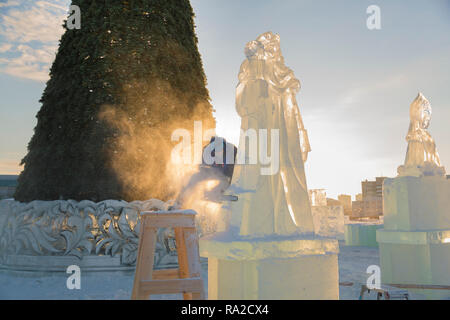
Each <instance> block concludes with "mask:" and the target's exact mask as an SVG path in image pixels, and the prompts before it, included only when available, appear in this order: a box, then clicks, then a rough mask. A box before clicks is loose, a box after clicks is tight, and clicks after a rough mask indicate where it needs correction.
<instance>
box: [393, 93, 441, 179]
mask: <svg viewBox="0 0 450 320" xmlns="http://www.w3.org/2000/svg"><path fill="white" fill-rule="evenodd" d="M409 114H410V118H411V122H410V125H409V130H408V135H407V136H406V141H408V151H407V153H406V159H405V165H403V166H400V167H399V168H398V173H399V175H401V176H418V177H420V176H422V175H427V176H428V175H445V169H444V168H443V167H441V161H440V159H439V154H438V152H437V149H436V144H435V142H434V140H433V138H432V137H431V135H430V133H429V132H428V131H427V129H428V127H429V126H430V122H431V114H432V109H431V104H430V102H429V101H428V100H427V99H426V98H425V97H424V96H423V94H422V93H419V94H418V95H417V97H416V99H415V100H414V101H413V102H412V103H411V108H410V111H409Z"/></svg>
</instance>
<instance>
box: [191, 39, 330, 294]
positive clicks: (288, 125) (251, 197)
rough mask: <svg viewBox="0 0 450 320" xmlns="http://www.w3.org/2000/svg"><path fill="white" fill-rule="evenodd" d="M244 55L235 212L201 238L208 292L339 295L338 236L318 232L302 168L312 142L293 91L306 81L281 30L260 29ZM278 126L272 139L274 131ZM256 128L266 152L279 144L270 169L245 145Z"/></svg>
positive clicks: (231, 208)
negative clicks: (297, 73)
mask: <svg viewBox="0 0 450 320" xmlns="http://www.w3.org/2000/svg"><path fill="white" fill-rule="evenodd" d="M245 54H246V59H245V61H244V62H243V64H242V66H241V70H240V73H239V85H238V87H237V89H236V110H237V112H238V114H239V115H240V116H241V118H242V124H241V129H242V131H241V141H240V144H239V149H238V155H237V164H236V165H235V168H234V173H233V178H232V183H231V186H230V188H228V190H227V191H226V194H225V195H226V196H232V197H225V199H230V200H226V201H224V204H223V210H222V212H221V216H227V217H230V216H231V218H230V220H229V221H227V222H226V223H223V224H222V228H221V229H222V230H221V231H222V232H218V233H216V234H213V235H210V236H207V237H204V238H202V239H200V254H201V256H203V257H207V258H208V298H209V299H225V300H230V299H231V300H243V299H244V300H246V299H251V300H255V299H339V272H338V259H337V254H338V252H339V244H338V241H337V240H335V239H333V238H324V237H319V236H318V235H317V234H314V225H313V217H312V213H311V205H310V202H309V195H308V189H307V186H306V178H305V168H304V161H306V159H307V155H308V152H309V151H310V147H309V142H308V136H307V134H306V130H305V128H304V127H303V123H302V118H301V116H300V112H299V108H298V105H297V102H296V98H295V95H296V94H297V92H298V91H299V89H300V82H299V81H298V80H297V79H296V78H295V77H294V74H293V72H292V70H290V69H289V68H288V67H286V66H285V64H284V60H283V56H282V55H281V50H280V38H279V36H278V35H275V34H273V33H271V32H267V33H264V34H262V35H261V36H259V37H258V38H257V39H256V40H255V41H251V42H249V43H248V44H247V46H246V47H245ZM265 130H267V131H265ZM277 130H278V136H277V137H276V138H274V136H272V134H271V133H269V132H273V131H275V132H277ZM258 131H259V133H261V131H265V132H266V134H267V135H266V137H267V138H268V137H270V141H268V145H270V148H269V146H268V145H267V146H265V147H264V143H263V144H262V145H261V135H259V142H260V144H259V145H258V147H259V150H258V151H259V155H260V157H261V153H262V154H265V153H266V151H267V149H268V150H271V157H272V158H273V157H276V155H274V153H277V151H279V152H278V155H279V162H278V164H279V165H278V166H274V165H270V169H274V167H275V170H271V172H270V174H263V173H262V172H266V171H264V170H262V169H268V168H267V164H266V163H265V161H255V162H252V161H250V160H251V155H252V154H253V152H248V155H247V152H246V145H247V143H246V140H247V139H246V136H247V134H246V132H247V133H248V132H258ZM277 138H278V139H277ZM248 140H250V139H248ZM250 144H251V143H249V147H250ZM273 146H275V147H276V149H275V150H274V149H273ZM261 148H262V150H261ZM249 149H250V150H251V149H252V148H251V147H250V148H249ZM261 151H262V152H261ZM242 158H244V159H245V160H246V161H245V163H244V164H242V162H241V160H242ZM247 160H249V161H247ZM259 160H261V159H259ZM272 160H274V159H272ZM271 164H273V162H272V163H271ZM235 200H237V201H235ZM226 220H227V219H225V221H226Z"/></svg>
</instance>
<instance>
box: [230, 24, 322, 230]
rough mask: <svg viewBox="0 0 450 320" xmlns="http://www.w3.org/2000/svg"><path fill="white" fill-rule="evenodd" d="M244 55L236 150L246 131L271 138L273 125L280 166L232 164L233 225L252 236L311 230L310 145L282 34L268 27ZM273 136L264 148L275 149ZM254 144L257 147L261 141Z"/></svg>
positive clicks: (238, 97) (298, 82)
mask: <svg viewBox="0 0 450 320" xmlns="http://www.w3.org/2000/svg"><path fill="white" fill-rule="evenodd" d="M245 55H246V57H247V58H246V59H245V60H244V62H243V63H242V66H241V70H240V73H239V84H238V87H237V89H236V110H237V112H238V114H239V115H240V116H241V118H242V122H241V129H242V130H243V132H241V140H240V144H239V151H238V158H239V154H240V153H239V152H245V151H243V149H244V150H245V146H246V137H245V134H243V133H244V132H247V131H248V130H249V129H253V130H255V131H256V132H261V130H267V135H268V136H269V141H270V140H271V138H270V137H271V133H270V132H271V131H273V130H274V129H275V130H278V132H279V144H278V146H276V149H277V151H278V150H279V168H278V170H277V171H276V172H275V173H272V174H271V175H264V174H261V168H263V167H264V166H263V165H262V164H260V163H258V164H249V163H246V164H244V165H241V164H239V165H237V166H236V167H235V171H234V175H233V180H232V184H231V187H230V189H229V192H230V193H231V194H234V195H236V196H238V198H239V200H238V201H237V202H233V203H232V204H231V226H232V227H237V228H239V230H240V231H239V234H240V235H241V236H252V237H255V236H263V235H270V234H278V235H290V234H296V233H312V232H314V226H313V219H312V214H311V206H310V202H309V196H308V189H307V185H306V177H305V168H304V162H305V161H306V159H307V156H308V152H309V151H310V145H309V141H308V136H307V132H306V130H305V128H304V126H303V121H302V118H301V116H300V111H299V108H298V105H297V101H296V94H297V93H298V91H299V90H300V81H299V80H298V79H296V78H295V76H294V73H293V71H292V70H291V69H289V68H288V67H287V66H286V65H285V64H284V58H283V56H282V55H281V49H280V37H279V36H278V35H276V34H273V33H272V32H267V33H264V34H262V35H261V36H259V37H258V38H257V39H256V40H254V41H251V42H249V43H248V44H247V46H246V47H245ZM259 140H261V135H260V136H259ZM276 142H277V141H270V142H269V143H268V144H269V145H271V147H268V146H267V149H269V150H270V149H273V143H276ZM258 147H259V149H261V141H259V145H258ZM261 151H262V150H258V152H259V154H261ZM265 151H266V150H263V151H262V152H263V153H264V152H265ZM271 156H274V155H273V154H272V155H271ZM246 157H247V156H246ZM246 159H247V158H246ZM266 169H267V168H266Z"/></svg>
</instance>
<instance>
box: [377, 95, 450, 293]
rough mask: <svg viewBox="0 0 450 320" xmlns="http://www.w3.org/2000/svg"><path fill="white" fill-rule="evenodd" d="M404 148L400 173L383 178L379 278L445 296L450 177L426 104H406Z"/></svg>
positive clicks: (448, 278) (419, 101) (418, 101)
mask: <svg viewBox="0 0 450 320" xmlns="http://www.w3.org/2000/svg"><path fill="white" fill-rule="evenodd" d="M410 115H411V125H410V127H409V132H408V136H407V138H406V140H407V141H408V152H407V154H406V160H405V164H404V165H403V166H401V167H399V169H398V172H399V176H398V177H396V178H393V179H390V178H388V179H386V180H384V183H383V211H384V226H383V229H378V230H377V231H376V233H377V235H376V237H377V242H378V244H379V248H380V266H381V280H382V282H383V283H385V284H392V283H394V284H408V285H409V286H410V288H411V289H408V290H411V291H413V292H416V293H419V294H423V295H424V296H425V297H427V298H429V299H450V291H449V290H436V289H437V288H439V287H441V288H444V289H445V288H448V287H449V286H450V273H449V272H448V271H449V270H450V209H449V208H450V197H449V194H450V179H449V178H447V177H446V176H445V169H444V168H443V167H441V164H440V160H439V155H438V153H437V150H436V145H435V143H434V140H433V138H432V137H431V135H430V134H429V133H428V132H427V128H428V126H429V124H430V120H431V106H430V103H429V102H428V101H427V99H426V98H425V97H424V96H423V95H422V94H421V93H419V95H418V96H417V98H416V99H415V100H414V102H413V103H412V104H411V111H410Z"/></svg>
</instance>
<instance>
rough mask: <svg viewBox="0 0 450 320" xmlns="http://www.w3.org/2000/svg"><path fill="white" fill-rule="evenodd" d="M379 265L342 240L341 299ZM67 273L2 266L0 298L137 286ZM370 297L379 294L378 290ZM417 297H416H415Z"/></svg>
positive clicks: (123, 292) (119, 291) (374, 253)
mask: <svg viewBox="0 0 450 320" xmlns="http://www.w3.org/2000/svg"><path fill="white" fill-rule="evenodd" d="M370 265H379V256H378V248H371V247H347V246H345V245H344V242H342V241H341V242H340V254H339V278H340V279H339V281H340V283H341V284H345V285H341V286H340V299H342V300H352V299H358V298H359V294H360V290H361V285H362V284H365V283H366V280H367V277H368V275H367V274H366V270H367V267H368V266H370ZM202 266H203V272H202V277H203V279H204V280H205V291H206V288H207V280H208V279H207V278H208V271H207V269H208V266H207V264H205V263H204V264H203V265H202ZM68 276H69V275H68V274H65V273H51V274H36V273H29V272H11V271H5V270H0V299H45V300H52V299H69V300H70V299H75V300H77V299H83V300H95V299H107V300H109V299H129V298H130V296H131V290H132V287H133V277H134V274H133V273H132V272H102V273H93V272H91V273H85V274H83V273H82V274H81V289H80V290H69V289H67V286H66V280H67V277H68ZM153 298H154V299H155V298H156V299H181V298H182V297H181V295H178V296H177V295H164V296H158V297H156V296H155V297H153ZM367 298H370V299H373V298H375V295H374V294H371V295H370V296H367ZM412 298H414V297H412Z"/></svg>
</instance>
